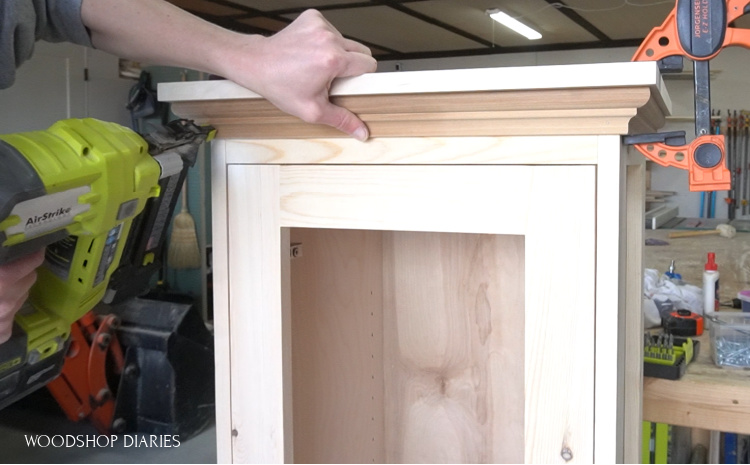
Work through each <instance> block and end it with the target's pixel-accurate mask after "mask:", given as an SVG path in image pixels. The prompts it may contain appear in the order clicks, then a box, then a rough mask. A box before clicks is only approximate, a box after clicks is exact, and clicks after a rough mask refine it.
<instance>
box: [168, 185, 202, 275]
mask: <svg viewBox="0 0 750 465" xmlns="http://www.w3.org/2000/svg"><path fill="white" fill-rule="evenodd" d="M167 263H168V264H169V266H170V268H173V269H176V270H179V269H186V268H200V266H201V253H200V250H199V248H198V237H197V235H196V234H195V221H194V220H193V217H192V215H190V212H189V211H188V206H187V177H186V178H185V183H184V184H183V185H182V210H181V211H180V213H179V214H178V215H177V216H175V217H174V221H173V222H172V235H171V236H170V237H169V252H168V254H167Z"/></svg>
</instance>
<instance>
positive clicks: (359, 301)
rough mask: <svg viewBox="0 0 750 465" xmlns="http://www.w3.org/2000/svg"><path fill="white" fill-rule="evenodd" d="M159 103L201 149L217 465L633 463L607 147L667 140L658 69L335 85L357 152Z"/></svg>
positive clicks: (260, 121) (627, 209) (319, 134)
mask: <svg viewBox="0 0 750 465" xmlns="http://www.w3.org/2000/svg"><path fill="white" fill-rule="evenodd" d="M159 91H160V98H161V99H162V100H165V101H170V102H172V106H173V111H174V112H175V113H176V114H178V115H180V116H182V117H186V118H191V119H195V120H197V121H198V122H202V123H210V124H213V125H215V126H216V127H217V128H218V139H217V140H216V141H215V142H214V143H213V146H212V195H213V215H214V218H213V238H214V244H213V247H214V279H215V282H214V288H215V291H214V292H215V321H214V324H215V329H216V356H217V359H216V371H217V382H216V385H217V438H218V454H219V461H220V462H223V461H234V462H256V461H257V462H282V461H299V462H341V461H343V462H545V463H561V462H576V463H579V462H580V463H587V462H593V461H597V462H614V461H623V460H624V461H628V462H634V461H637V460H638V453H639V446H640V438H639V437H638V434H639V432H640V429H641V428H640V421H641V414H640V406H641V381H642V378H641V358H640V356H641V343H642V332H641V326H642V324H641V312H640V299H641V297H640V295H641V251H642V247H641V244H642V229H643V185H644V163H643V159H642V158H641V157H640V155H635V156H632V155H629V154H628V153H627V152H628V151H627V150H626V149H624V148H623V147H622V145H621V135H622V134H627V133H633V132H645V131H655V130H657V129H658V128H659V127H660V126H661V125H662V124H663V122H664V115H665V113H666V112H667V111H668V107H669V100H668V97H667V95H666V93H665V91H664V89H663V84H662V82H661V78H660V76H659V73H658V70H657V67H656V65H655V64H654V63H615V64H600V65H575V66H550V67H528V68H496V69H475V70H454V71H426V72H409V73H406V72H405V73H383V74H372V75H366V76H361V77H357V78H352V79H346V80H341V81H337V82H336V83H335V85H334V87H333V89H332V95H333V97H332V98H333V100H334V101H335V102H336V103H338V104H340V105H342V106H345V107H347V108H350V109H352V110H353V111H355V112H356V113H358V114H359V115H360V116H361V117H362V118H363V119H364V120H365V121H366V122H367V124H368V126H369V128H370V131H371V136H372V138H371V140H369V141H368V142H366V143H361V142H358V141H355V140H352V139H349V138H346V137H341V135H340V134H338V133H336V131H334V130H332V129H330V128H327V127H321V126H314V125H309V124H306V123H303V122H301V121H299V120H297V119H295V118H293V117H290V116H286V115H284V114H282V113H280V112H278V110H276V109H275V108H273V107H272V106H271V105H270V104H268V103H267V102H265V101H264V100H262V99H260V98H259V97H258V96H257V95H255V94H253V93H251V92H249V91H247V90H244V89H241V88H238V87H237V86H235V85H233V84H231V83H229V82H203V83H176V84H169V85H162V86H160V89H159ZM291 244H294V250H295V251H296V255H297V256H296V257H292V256H291V255H292V254H291V253H290V245H291ZM297 244H299V245H297ZM300 252H301V253H300Z"/></svg>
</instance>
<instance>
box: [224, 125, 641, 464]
mask: <svg viewBox="0 0 750 465" xmlns="http://www.w3.org/2000/svg"><path fill="white" fill-rule="evenodd" d="M541 139H544V138H541ZM581 139H582V138H579V137H577V138H570V139H567V140H569V141H570V142H571V144H572V145H571V146H570V147H569V148H568V149H566V147H565V146H564V145H563V146H561V145H560V141H559V140H558V141H556V143H555V144H553V145H554V147H555V150H556V151H558V153H573V152H576V149H580V148H581V146H582V145H581ZM583 139H593V142H592V141H591V140H588V141H587V143H586V144H583V146H588V147H591V153H590V154H587V152H586V150H582V151H581V150H579V151H578V152H577V153H578V155H579V156H581V157H584V158H586V157H588V158H589V160H596V161H597V163H588V164H582V165H579V164H570V165H565V164H563V163H561V164H559V165H552V166H549V165H545V164H539V165H524V166H518V165H475V166H453V165H444V166H434V165H431V166H420V165H417V166H414V165H405V166H400V165H389V166H357V165H335V164H334V165H292V164H290V165H255V164H246V163H236V160H238V159H240V158H242V157H241V156H240V155H238V152H239V150H238V149H237V145H242V146H245V145H247V144H250V145H252V146H265V145H270V144H269V143H268V142H267V141H217V142H215V143H214V147H213V155H212V156H213V163H214V166H213V173H214V185H213V188H214V192H213V198H214V212H215V218H216V221H215V224H214V241H215V243H214V253H215V255H216V258H215V263H214V274H215V280H216V284H217V286H216V289H217V290H221V291H222V295H217V296H216V299H217V301H216V302H217V313H216V315H215V319H216V320H217V321H215V326H216V332H217V359H219V360H222V359H223V360H247V359H248V357H249V356H250V354H254V355H253V358H255V357H256V356H257V354H264V355H263V358H264V359H265V362H264V363H262V364H259V365H258V366H255V367H253V368H252V369H249V364H248V363H243V364H238V363H237V362H234V363H232V362H230V363H228V364H217V371H218V372H221V373H217V383H218V380H219V379H222V380H223V381H222V383H221V386H220V385H219V384H217V399H219V398H224V399H230V402H227V403H222V404H221V405H217V435H218V436H219V438H220V441H221V440H222V439H223V440H224V441H225V442H224V443H223V444H221V442H220V444H219V447H218V450H219V454H220V455H219V460H220V461H240V462H244V461H248V460H250V461H256V460H260V461H269V462H279V461H290V460H292V459H293V446H292V444H293V439H292V432H291V427H290V425H291V422H292V418H291V416H290V415H291V408H289V405H290V402H291V401H292V399H291V397H290V393H291V384H290V383H291V381H290V378H291V373H290V371H289V370H290V365H291V362H290V360H289V357H290V355H289V353H290V350H289V344H290V343H291V341H290V332H289V331H290V330H289V327H290V319H291V316H290V311H291V310H290V308H289V307H290V305H289V303H288V302H286V303H284V299H285V298H286V297H285V296H286V295H288V286H289V285H290V283H289V280H288V279H282V277H283V276H284V273H288V271H287V270H288V266H289V263H288V259H284V258H283V257H288V243H289V242H288V240H289V239H288V230H287V228H289V227H306V228H307V227H317V228H342V229H367V230H397V231H443V232H467V233H488V234H512V235H522V236H524V241H525V251H524V253H525V259H526V265H525V282H526V287H525V301H526V304H525V306H526V308H525V319H526V322H525V328H526V333H525V341H526V351H525V360H524V366H525V369H524V371H525V376H526V378H525V387H524V393H525V395H524V399H525V407H524V410H525V415H524V417H525V418H524V420H525V427H524V436H525V437H526V438H527V441H526V446H525V452H524V459H525V461H526V462H552V461H560V460H561V459H560V456H561V453H562V450H563V449H565V448H566V447H567V448H568V449H569V450H570V451H571V452H572V454H573V456H574V459H575V461H576V462H578V461H581V462H592V461H605V460H606V461H610V462H612V461H615V460H618V459H619V460H622V457H623V455H622V454H623V447H624V439H623V437H622V435H623V431H624V429H625V428H624V426H623V425H622V418H623V416H622V415H623V411H624V408H623V402H624V395H625V393H624V388H622V387H619V386H621V383H622V382H623V374H622V367H623V363H624V356H623V360H620V362H614V363H613V357H612V356H611V354H617V353H618V346H622V345H623V344H624V338H618V337H616V333H615V332H614V331H613V328H617V327H618V326H622V324H623V323H622V322H621V321H618V319H621V320H623V321H624V316H625V315H624V313H623V312H622V311H620V312H617V311H607V312H606V313H602V314H601V315H600V314H596V318H595V312H596V309H597V308H608V309H612V308H615V309H616V308H618V307H619V306H620V304H624V293H623V292H621V290H620V289H621V279H624V275H623V266H624V261H623V257H624V255H623V252H624V239H625V237H626V231H621V230H620V224H624V223H621V215H622V214H624V210H623V209H621V208H619V206H620V205H621V204H622V205H625V202H626V197H625V196H624V195H623V193H624V189H625V183H624V181H625V173H626V170H625V169H624V166H625V158H624V156H621V155H622V154H621V148H620V144H619V137H615V136H595V137H591V138H583ZM420 140H421V141H422V142H420V144H424V140H422V139H420ZM564 140H565V139H564ZM402 142H404V141H402ZM453 142H456V141H453ZM326 143H327V144H338V143H339V142H338V141H335V142H334V141H326ZM384 143H386V144H387V143H388V142H387V141H386V142H384ZM540 143H541V145H542V146H544V140H540ZM346 144H348V142H345V143H344V144H343V145H346ZM406 145H408V144H406ZM438 145H441V144H438ZM448 145H450V144H448ZM549 156H550V157H552V156H553V155H549ZM228 159H232V160H234V162H227V160H228ZM636 166H638V165H636ZM602 176H603V177H602ZM635 177H636V178H637V176H635ZM384 179H385V180H387V183H386V186H384V185H383V180H384ZM602 179H607V180H608V181H609V182H602ZM447 185H451V186H452V187H453V188H451V189H447V188H446V186H447ZM637 192H638V191H637V189H634V193H633V196H634V197H637ZM509 198H512V199H514V200H515V202H508V201H505V200H506V199H509ZM605 198H606V199H609V200H608V201H606V202H603V201H602V199H605ZM631 201H632V199H631ZM550 202H554V205H556V206H557V208H544V207H543V206H544V205H548V206H549V204H550ZM612 202H614V205H616V207H610V205H611V203H612ZM537 206H539V207H537ZM414 211H419V212H420V215H416V216H415V215H414ZM490 211H491V212H494V213H495V214H494V215H487V214H486V212H490ZM384 212H388V213H387V214H385V213H384ZM636 212H637V209H636ZM258 218H262V220H257V219H258ZM571 218H572V219H571ZM551 224H553V225H555V227H550V225H551ZM223 238H227V239H226V240H221V239H223ZM563 244H565V246H562V247H561V245H563ZM227 247H228V248H227ZM285 252H286V253H285ZM636 255H637V254H636ZM280 256H281V257H282V258H281V259H280V258H279V257H280ZM219 257H222V258H221V259H219ZM227 259H228V260H227ZM282 270H285V271H284V272H282ZM251 277H252V278H251ZM222 283H226V284H222ZM253 283H255V284H253ZM282 288H286V289H287V292H282V291H281V289H282ZM538 289H545V292H544V293H541V292H539V291H538ZM225 290H230V292H228V293H227V294H223V292H225ZM222 302H224V303H222ZM247 302H258V305H256V306H254V307H256V308H257V310H256V311H250V310H249V309H248V304H247ZM572 302H574V304H571V303H572ZM613 303H614V304H613ZM224 305H226V307H224ZM600 305H601V307H600ZM221 308H226V309H228V311H218V309H221ZM240 308H242V309H243V310H233V309H240ZM218 320H221V321H218ZM249 328H255V329H254V330H250V331H248V329H249ZM261 328H263V329H262V330H261ZM552 328H568V330H567V331H553V330H552ZM258 331H260V332H258ZM597 334H604V335H605V337H596V335H597ZM250 340H253V341H254V342H252V343H249V342H248V341H250ZM219 341H221V344H222V345H223V347H221V348H220V347H218V346H219ZM233 341H241V342H234V343H233ZM251 345H252V346H251ZM531 348H533V349H531ZM570 354H575V356H571V355H570ZM601 354H607V355H601ZM219 357H227V358H219ZM238 365H239V366H238ZM592 367H596V369H592ZM260 379H263V380H265V381H264V382H263V383H260V384H259V383H258V382H257V381H258V380H260ZM230 380H231V381H230ZM570 380H576V382H571V383H570V384H567V385H565V386H566V388H561V386H563V385H564V384H562V383H563V382H564V381H570ZM240 393H241V394H240ZM631 394H632V393H631ZM636 394H637V393H636ZM261 398H262V399H263V401H262V402H258V399H261ZM258 409H261V410H262V411H263V413H262V414H261V413H260V412H259V411H258ZM552 412H555V414H552ZM637 417H638V421H639V419H640V417H639V416H637ZM251 418H254V419H255V420H254V421H250V420H249V419H251ZM633 421H634V420H633ZM235 433H236V435H235V436H233V434H235ZM232 438H233V439H232ZM241 438H242V439H241ZM251 438H255V439H251ZM530 438H534V439H533V440H530ZM243 439H244V440H243ZM254 441H257V442H254ZM223 454H227V455H223Z"/></svg>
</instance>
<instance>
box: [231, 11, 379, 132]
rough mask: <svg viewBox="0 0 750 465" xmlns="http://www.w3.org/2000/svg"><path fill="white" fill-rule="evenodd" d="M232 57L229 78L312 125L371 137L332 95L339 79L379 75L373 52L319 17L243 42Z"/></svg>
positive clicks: (303, 16)
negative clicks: (331, 99)
mask: <svg viewBox="0 0 750 465" xmlns="http://www.w3.org/2000/svg"><path fill="white" fill-rule="evenodd" d="M227 53H229V54H230V55H229V57H228V58H227V59H226V61H225V62H226V65H227V69H226V70H225V71H224V72H223V74H222V75H223V76H224V77H226V78H228V79H231V80H232V81H234V82H236V83H237V84H240V85H242V86H244V87H247V88H249V89H251V90H253V91H255V92H257V93H258V94H260V95H262V96H263V97H265V98H266V99H267V100H269V101H270V102H271V103H273V104H274V105H275V106H277V107H278V108H279V109H280V110H282V111H284V112H286V113H289V114H292V115H294V116H297V117H299V118H301V119H302V120H304V121H306V122H308V123H318V124H327V125H329V126H333V127H334V128H336V129H338V130H340V131H342V132H345V133H347V134H350V135H352V136H354V137H355V138H357V139H359V140H362V141H364V140H366V139H367V138H368V137H369V132H368V130H367V126H366V125H365V124H364V123H363V122H362V120H360V119H359V118H358V117H357V116H356V115H355V114H354V113H352V112H351V111H349V110H347V109H345V108H342V107H339V106H336V105H334V104H332V103H331V102H330V101H329V97H328V92H329V90H330V87H331V83H332V82H333V80H334V79H335V78H339V77H349V76H358V75H360V74H364V73H369V72H374V71H375V69H376V68H377V62H376V61H375V59H374V58H373V57H372V54H371V52H370V49H369V48H367V47H366V46H364V45H362V44H360V43H358V42H355V41H353V40H349V39H346V38H344V37H343V36H342V35H341V33H340V32H338V31H337V30H336V29H335V28H334V27H333V26H332V25H331V24H330V23H329V22H328V21H326V19H325V18H324V17H323V15H321V14H320V13H319V12H318V11H316V10H307V11H305V12H304V13H302V14H301V15H300V16H299V17H298V18H297V19H296V20H295V21H294V22H292V23H291V24H290V25H289V26H287V27H286V28H284V29H283V30H281V31H279V32H278V33H276V34H275V35H273V36H270V37H261V36H244V38H243V44H242V45H241V46H240V47H233V48H231V49H228V50H227Z"/></svg>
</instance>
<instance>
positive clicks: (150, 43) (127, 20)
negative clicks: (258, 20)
mask: <svg viewBox="0 0 750 465" xmlns="http://www.w3.org/2000/svg"><path fill="white" fill-rule="evenodd" d="M81 18H82V19H83V23H84V24H85V25H86V27H87V28H88V29H89V30H90V31H91V40H92V43H93V45H94V47H96V48H97V49H100V50H103V51H106V52H109V53H111V54H113V55H116V56H119V57H122V58H128V59H132V60H136V61H142V62H144V63H148V64H160V65H165V66H176V67H184V68H189V69H194V70H197V71H205V72H208V73H214V74H219V75H224V69H225V67H226V62H227V60H228V58H227V57H226V56H225V54H226V53H228V52H229V51H232V50H237V48H238V47H241V46H242V44H247V43H248V42H252V41H254V40H262V37H260V36H250V35H245V34H238V33H235V32H232V31H229V30H227V29H223V28H221V27H219V26H217V25H214V24H211V23H209V22H207V21H205V20H203V19H200V18H198V17H196V16H194V15H191V14H189V13H187V12H185V11H184V10H181V9H180V8H178V7H176V6H174V5H172V4H170V3H168V2H165V1H161V0H128V1H123V0H83V2H82V5H81Z"/></svg>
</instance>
